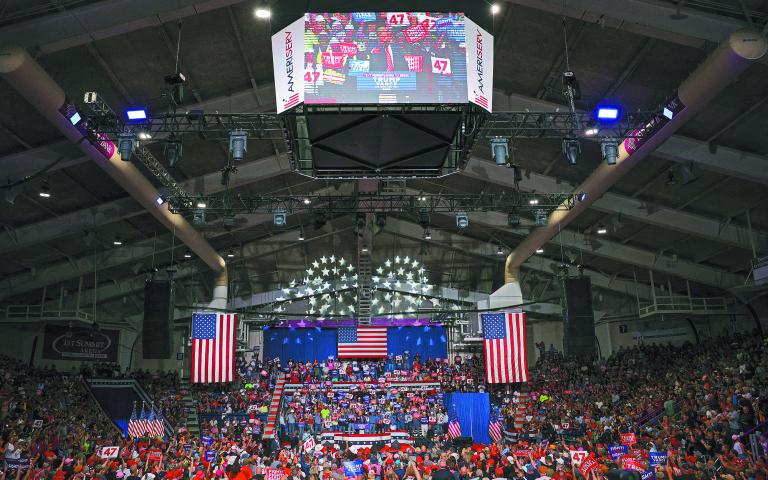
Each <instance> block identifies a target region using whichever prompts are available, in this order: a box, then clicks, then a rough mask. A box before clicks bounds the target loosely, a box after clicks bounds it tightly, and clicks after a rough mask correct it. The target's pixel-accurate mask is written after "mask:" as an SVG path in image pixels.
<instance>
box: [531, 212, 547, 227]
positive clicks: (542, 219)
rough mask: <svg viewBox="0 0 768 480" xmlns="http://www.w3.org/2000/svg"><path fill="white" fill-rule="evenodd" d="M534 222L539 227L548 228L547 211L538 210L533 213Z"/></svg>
mask: <svg viewBox="0 0 768 480" xmlns="http://www.w3.org/2000/svg"><path fill="white" fill-rule="evenodd" d="M533 222H534V225H536V226H537V227H546V226H547V223H549V215H547V211H546V210H542V209H538V210H536V211H535V212H533Z"/></svg>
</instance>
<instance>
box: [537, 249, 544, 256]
mask: <svg viewBox="0 0 768 480" xmlns="http://www.w3.org/2000/svg"><path fill="white" fill-rule="evenodd" d="M536 253H538V254H539V255H541V254H542V253H544V249H543V248H537V249H536Z"/></svg>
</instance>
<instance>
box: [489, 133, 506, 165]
mask: <svg viewBox="0 0 768 480" xmlns="http://www.w3.org/2000/svg"><path fill="white" fill-rule="evenodd" d="M491 152H492V154H493V161H495V162H496V165H498V166H500V167H503V166H505V165H506V164H507V160H509V139H508V138H505V137H493V138H492V139H491Z"/></svg>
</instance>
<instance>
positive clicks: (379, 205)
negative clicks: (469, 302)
mask: <svg viewBox="0 0 768 480" xmlns="http://www.w3.org/2000/svg"><path fill="white" fill-rule="evenodd" d="M307 199H309V200H310V201H309V202H307ZM534 199H535V202H534V203H531V200H534ZM167 201H168V204H169V208H170V210H171V211H172V212H174V213H181V214H191V213H194V211H195V210H196V209H197V208H196V203H195V202H204V203H205V205H206V211H207V212H214V213H231V214H248V213H268V214H270V213H273V212H276V211H280V212H285V213H286V214H296V213H302V212H313V213H316V214H324V215H336V214H346V213H410V214H413V215H414V216H419V215H424V214H430V213H438V212H441V213H459V212H460V213H464V214H466V212H482V211H502V212H513V211H514V212H517V213H518V214H519V212H521V211H534V210H536V211H546V212H551V211H554V210H570V209H571V208H573V206H574V205H575V204H576V203H577V194H574V193H538V192H537V193H536V194H533V193H527V192H519V191H514V190H513V191H510V192H505V193H502V194H487V193H480V194H425V193H419V194H416V195H407V194H376V193H374V194H364V193H357V194H353V195H296V196H273V195H263V196H245V195H226V194H224V195H209V196H199V197H195V200H194V201H193V200H191V199H189V198H185V197H175V196H169V197H168V198H167Z"/></svg>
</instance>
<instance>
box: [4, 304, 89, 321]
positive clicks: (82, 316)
mask: <svg viewBox="0 0 768 480" xmlns="http://www.w3.org/2000/svg"><path fill="white" fill-rule="evenodd" d="M41 318H59V319H71V320H79V321H81V322H93V314H92V313H88V312H86V311H84V310H76V309H70V308H51V307H46V306H45V305H8V306H6V307H5V320H39V319H41Z"/></svg>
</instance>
